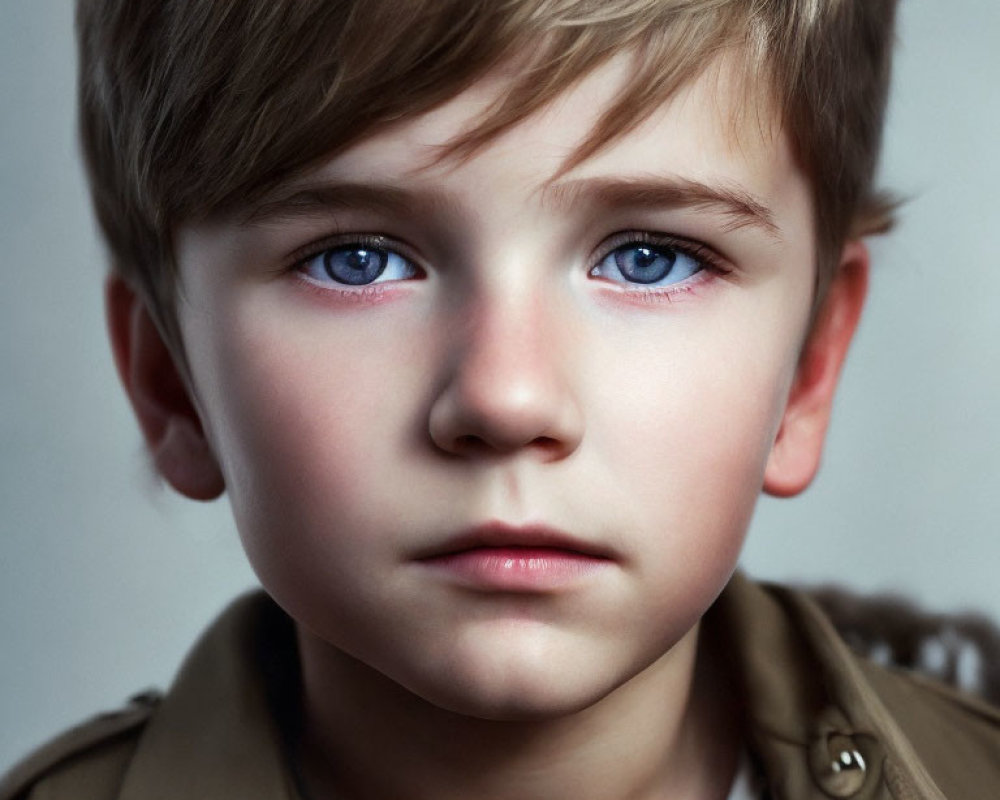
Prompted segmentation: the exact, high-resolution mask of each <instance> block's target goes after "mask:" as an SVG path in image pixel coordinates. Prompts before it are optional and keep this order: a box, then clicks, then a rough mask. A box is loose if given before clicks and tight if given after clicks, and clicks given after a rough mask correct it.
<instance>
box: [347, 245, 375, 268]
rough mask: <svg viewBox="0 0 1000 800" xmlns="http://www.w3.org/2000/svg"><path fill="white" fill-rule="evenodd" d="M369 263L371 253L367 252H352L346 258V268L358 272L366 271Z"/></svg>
mask: <svg viewBox="0 0 1000 800" xmlns="http://www.w3.org/2000/svg"><path fill="white" fill-rule="evenodd" d="M370 261H371V253H369V252H368V251H367V250H352V251H351V252H350V254H349V255H348V256H347V266H348V267H350V268H351V269H354V270H358V271H359V272H363V271H364V270H365V269H367V268H368V263H369V262H370Z"/></svg>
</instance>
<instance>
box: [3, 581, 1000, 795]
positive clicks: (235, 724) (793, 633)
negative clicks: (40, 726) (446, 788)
mask: <svg viewBox="0 0 1000 800" xmlns="http://www.w3.org/2000/svg"><path fill="white" fill-rule="evenodd" d="M706 625H707V626H710V627H711V630H713V632H714V634H715V635H717V636H721V637H722V640H723V641H725V642H727V643H728V649H729V651H730V652H732V653H733V655H734V660H735V662H736V665H737V672H738V674H739V675H740V676H741V681H742V683H743V686H742V690H743V694H744V697H745V698H746V701H745V703H746V709H745V711H746V720H745V724H746V726H747V731H748V734H749V737H750V749H751V753H752V755H753V758H754V760H755V761H756V763H757V765H758V766H759V767H760V769H761V771H762V772H763V775H764V776H765V779H766V782H767V784H768V787H769V790H770V795H771V797H772V798H773V800H806V799H807V798H808V799H810V800H812V799H815V800H828V799H829V798H844V797H850V798H857V800H875V799H876V798H878V799H879V800H943V799H944V798H947V800H984V799H985V798H991V797H1000V710H998V709H997V708H995V707H993V706H990V705H987V704H986V703H985V702H982V701H979V700H976V699H974V698H971V697H969V696H966V695H963V694H960V693H958V692H956V691H954V690H951V689H949V688H946V687H944V686H942V685H939V684H936V683H934V682H932V681H929V680H926V679H922V678H920V677H917V676H914V675H911V674H904V673H902V672H895V671H890V670H887V669H885V668H882V667H879V666H876V665H875V664H873V663H871V662H869V661H867V660H864V659H862V658H859V657H858V656H856V655H854V654H853V653H851V652H850V651H849V650H848V649H847V647H846V646H845V645H844V644H843V642H842V641H841V639H840V637H839V636H838V635H837V633H836V632H835V631H834V629H833V627H832V625H831V623H830V622H829V620H828V619H827V617H826V616H825V615H824V613H823V612H822V611H820V609H819V607H818V606H817V605H816V604H815V603H814V601H813V600H811V599H810V598H809V597H808V596H806V595H804V594H801V593H798V592H795V591H792V590H789V589H784V588H780V587H774V586H770V587H762V586H759V585H757V584H755V583H753V582H751V581H749V580H747V579H746V578H743V577H741V576H739V575H737V576H736V577H735V578H734V579H733V581H732V582H731V584H730V586H729V587H728V588H727V589H726V591H725V592H724V593H723V595H722V597H721V598H720V599H719V601H718V603H716V605H715V606H714V607H713V609H712V610H711V611H710V612H709V615H708V617H706ZM294 653H295V650H294V639H293V631H292V625H291V624H290V622H289V620H288V619H287V617H285V616H284V615H283V614H282V613H281V612H280V611H279V610H278V609H277V608H276V607H275V606H274V604H273V603H271V601H270V600H268V599H267V598H266V597H265V596H264V595H262V594H255V595H251V596H249V597H246V598H243V599H241V600H240V601H238V602H237V603H235V604H234V605H233V607H231V608H230V609H229V610H228V611H227V612H226V613H225V614H224V615H223V616H222V617H221V618H220V619H219V620H218V621H217V622H216V623H215V624H214V625H213V626H212V627H211V628H210V629H209V631H208V632H207V633H206V634H205V636H204V637H203V639H202V640H201V642H200V643H199V644H198V645H197V646H196V647H195V649H194V651H193V652H192V654H191V655H190V656H189V657H188V659H187V661H186V662H185V664H184V666H183V667H182V669H181V672H180V674H179V675H178V677H177V679H176V681H175V683H174V685H173V687H172V688H171V689H170V691H169V692H167V694H166V695H165V696H163V697H162V698H160V697H158V696H149V695H146V696H142V697H140V698H137V699H135V700H134V701H133V702H132V703H131V704H130V705H129V706H128V707H127V708H125V709H124V710H122V711H120V712H118V713H115V714H108V715H103V716H100V717H97V718H96V719H94V720H92V721H90V722H88V723H85V724H84V725H81V726H80V727H78V728H75V729H73V730H71V731H69V732H68V733H66V734H64V735H63V736H61V737H59V738H58V739H56V740H55V741H53V742H52V743H50V744H49V745H47V746H45V747H43V748H42V749H41V750H39V751H38V752H37V753H35V754H34V755H32V756H30V757H29V758H28V759H27V760H25V761H24V762H22V763H21V764H20V765H18V766H17V767H15V768H14V769H13V770H12V771H11V772H10V773H8V775H7V776H6V777H5V778H4V779H3V781H2V782H0V800H14V799H15V798H17V799H18V800H21V798H32V800H42V798H45V799H46V800H48V799H50V798H51V800H62V798H67V799H69V798H72V800H112V799H113V798H114V799H115V800H158V799H159V798H162V799H163V800H168V798H169V800H210V799H211V800H218V798H229V797H233V798H240V799H241V800H279V799H280V800H294V799H295V798H297V797H298V796H299V795H298V792H297V790H296V788H295V784H294V780H293V778H292V776H291V773H290V771H289V769H288V767H287V762H286V759H285V757H284V748H283V745H282V740H281V735H280V729H281V725H280V724H279V722H278V721H277V720H276V715H278V716H280V715H281V714H282V713H283V711H282V709H287V708H289V707H293V706H294V702H290V698H293V697H294V695H295V693H296V692H297V666H296V663H295V657H294Z"/></svg>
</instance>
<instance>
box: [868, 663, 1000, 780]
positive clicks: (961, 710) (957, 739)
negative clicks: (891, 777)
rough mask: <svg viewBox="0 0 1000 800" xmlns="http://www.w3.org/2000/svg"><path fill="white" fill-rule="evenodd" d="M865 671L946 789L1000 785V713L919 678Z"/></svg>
mask: <svg viewBox="0 0 1000 800" xmlns="http://www.w3.org/2000/svg"><path fill="white" fill-rule="evenodd" d="M862 670H863V672H864V673H865V677H866V678H867V680H868V682H869V683H870V684H871V685H872V687H873V688H874V689H875V691H876V692H877V694H878V695H879V698H880V699H881V701H882V703H883V704H884V705H885V707H886V708H887V709H888V711H889V713H890V714H891V715H892V717H893V718H894V719H895V721H896V722H897V724H898V725H899V726H900V728H902V730H903V731H904V732H905V734H906V736H907V738H908V739H909V741H910V742H911V744H912V745H913V748H914V750H916V752H917V753H918V754H919V755H920V758H921V760H922V761H923V762H924V764H925V765H926V766H927V768H928V770H929V771H930V773H931V775H933V776H935V778H936V779H937V780H938V782H939V784H940V785H941V787H942V789H944V788H945V787H948V788H952V787H954V789H956V790H957V788H958V787H970V788H974V787H985V786H991V787H995V786H1000V708H997V707H996V706H994V705H992V704H990V703H989V702H986V701H984V700H982V699H981V698H979V697H976V696H973V695H970V694H967V693H965V692H963V691H961V690H958V689H956V688H954V687H952V686H948V685H945V684H943V683H940V682H939V681H937V680H935V679H933V678H931V677H928V676H925V675H921V674H918V673H913V672H909V671H906V670H900V669H893V668H885V667H882V666H879V665H877V664H872V663H871V662H866V661H865V660H863V659H862ZM946 794H947V793H946ZM947 796H949V797H950V796H952V795H951V794H947ZM957 796H965V795H957Z"/></svg>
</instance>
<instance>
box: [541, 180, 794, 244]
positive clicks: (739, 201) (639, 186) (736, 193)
mask: <svg viewBox="0 0 1000 800" xmlns="http://www.w3.org/2000/svg"><path fill="white" fill-rule="evenodd" d="M543 193H544V194H545V195H546V197H547V198H551V200H552V201H553V202H555V203H558V204H560V205H562V204H567V205H572V204H575V203H579V202H590V203H594V204H597V205H600V206H607V207H612V208H615V207H618V208H622V207H624V208H630V207H636V208H644V207H652V208H691V209H695V210H706V211H714V212H716V213H719V214H722V215H723V216H725V217H728V218H729V220H730V228H731V229H733V230H735V229H738V228H744V227H755V228H760V229H761V230H763V231H764V232H765V233H767V234H768V235H769V236H771V237H773V238H775V239H780V238H781V236H780V233H781V231H780V229H779V228H778V225H777V224H776V223H775V221H774V213H773V212H772V211H771V209H769V208H768V207H767V206H766V205H765V204H764V203H763V202H762V201H761V200H760V199H758V198H757V197H755V196H754V195H753V194H751V193H750V192H748V191H747V190H746V189H743V188H742V187H740V186H738V185H718V186H712V185H710V184H707V183H702V182H701V181H696V180H691V179H689V178H680V177H659V176H643V177H637V178H620V177H615V178H575V179H572V180H562V181H558V182H556V183H553V184H550V185H549V186H547V187H545V189H543Z"/></svg>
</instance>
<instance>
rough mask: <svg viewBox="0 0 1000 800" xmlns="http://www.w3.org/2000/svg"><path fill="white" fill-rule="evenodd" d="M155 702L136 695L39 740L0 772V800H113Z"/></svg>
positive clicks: (151, 696)
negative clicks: (40, 742) (117, 707)
mask: <svg viewBox="0 0 1000 800" xmlns="http://www.w3.org/2000/svg"><path fill="white" fill-rule="evenodd" d="M158 702H159V695H158V694H156V693H154V692H146V693H144V694H141V695H137V696H135V697H133V698H132V699H131V700H130V701H129V702H128V704H127V705H126V706H124V707H123V708H122V709H120V710H118V711H114V712H109V713H104V714H98V715H97V716H95V717H93V718H91V719H89V720H87V721H86V722H83V723H81V724H80V725H77V726H75V727H73V728H70V729H69V730H68V731H66V732H64V733H62V734H60V735H59V736H57V737H56V738H54V739H52V740H51V741H49V742H48V743H46V744H44V745H42V746H41V747H39V748H38V749H37V750H35V751H34V752H33V753H31V754H30V755H28V756H27V757H26V758H24V759H23V760H22V761H21V762H20V763H18V764H16V765H15V766H14V767H12V768H11V769H10V771H9V772H7V773H6V774H4V775H3V776H2V777H0V800H29V799H31V800H34V798H38V799H39V800H41V798H45V800H60V799H61V798H73V800H112V798H114V797H116V796H117V794H118V789H119V787H120V786H121V781H122V778H123V776H124V774H125V771H126V769H127V768H128V765H129V762H130V761H131V758H132V754H133V752H134V751H135V747H136V745H137V743H138V741H139V736H140V735H141V733H142V731H143V729H144V727H145V725H146V723H147V722H148V721H149V719H150V717H151V715H152V714H153V712H154V710H155V708H156V706H157V704H158Z"/></svg>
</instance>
